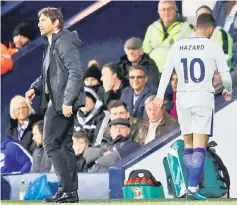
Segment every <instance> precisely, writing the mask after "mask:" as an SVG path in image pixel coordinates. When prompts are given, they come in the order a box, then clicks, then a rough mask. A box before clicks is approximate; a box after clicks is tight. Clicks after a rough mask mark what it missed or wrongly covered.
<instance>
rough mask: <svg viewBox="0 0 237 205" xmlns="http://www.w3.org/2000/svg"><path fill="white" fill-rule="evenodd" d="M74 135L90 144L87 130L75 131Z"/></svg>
mask: <svg viewBox="0 0 237 205" xmlns="http://www.w3.org/2000/svg"><path fill="white" fill-rule="evenodd" d="M72 137H74V138H75V139H83V140H84V141H85V143H86V144H89V139H88V136H87V134H86V132H84V131H76V132H73V136H72Z"/></svg>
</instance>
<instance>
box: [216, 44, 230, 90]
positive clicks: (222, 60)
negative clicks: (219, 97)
mask: <svg viewBox="0 0 237 205" xmlns="http://www.w3.org/2000/svg"><path fill="white" fill-rule="evenodd" d="M215 50H216V52H215V54H216V56H215V61H216V67H217V70H218V72H219V73H220V75H221V80H222V83H223V85H224V87H225V91H226V92H227V93H228V94H231V93H232V79H231V76H230V73H229V67H228V65H227V63H226V57H225V54H224V52H223V50H222V49H221V47H219V46H216V49H215Z"/></svg>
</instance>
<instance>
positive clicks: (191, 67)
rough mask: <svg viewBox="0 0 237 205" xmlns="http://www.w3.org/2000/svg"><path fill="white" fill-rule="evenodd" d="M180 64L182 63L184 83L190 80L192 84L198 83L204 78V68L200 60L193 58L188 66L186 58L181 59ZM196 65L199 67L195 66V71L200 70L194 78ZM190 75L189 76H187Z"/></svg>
mask: <svg viewBox="0 0 237 205" xmlns="http://www.w3.org/2000/svg"><path fill="white" fill-rule="evenodd" d="M181 63H183V67H184V82H185V83H189V79H191V80H192V81H193V82H194V83H200V82H202V81H203V79H204V78H205V66H204V63H203V61H202V60H201V59H200V58H194V59H192V60H191V62H190V65H189V66H188V63H187V58H182V59H181ZM196 63H198V64H199V66H196V69H198V67H199V69H200V76H199V77H198V78H196V77H195V76H194V65H195V64H196ZM189 75H190V76H189Z"/></svg>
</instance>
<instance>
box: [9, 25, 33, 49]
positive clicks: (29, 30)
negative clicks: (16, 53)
mask: <svg viewBox="0 0 237 205" xmlns="http://www.w3.org/2000/svg"><path fill="white" fill-rule="evenodd" d="M35 37H36V31H35V29H34V28H33V27H32V26H31V25H30V24H28V23H26V22H23V23H20V24H18V25H17V27H16V28H15V29H14V31H13V43H14V45H15V47H16V48H17V49H21V48H22V47H24V46H26V45H27V44H28V43H30V41H32V40H34V38H35Z"/></svg>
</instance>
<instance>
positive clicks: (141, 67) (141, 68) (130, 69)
mask: <svg viewBox="0 0 237 205" xmlns="http://www.w3.org/2000/svg"><path fill="white" fill-rule="evenodd" d="M132 70H142V71H143V72H144V74H145V76H148V70H147V68H145V67H144V66H141V65H138V66H131V67H130V68H129V72H130V71H132Z"/></svg>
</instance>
